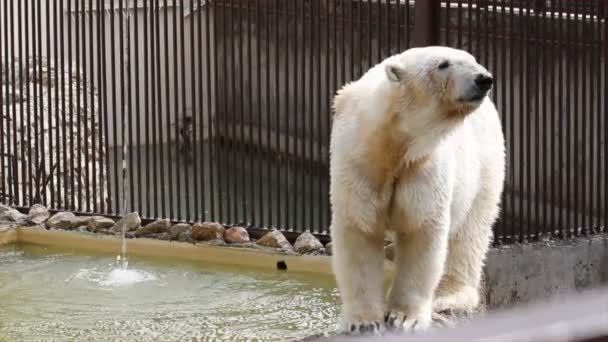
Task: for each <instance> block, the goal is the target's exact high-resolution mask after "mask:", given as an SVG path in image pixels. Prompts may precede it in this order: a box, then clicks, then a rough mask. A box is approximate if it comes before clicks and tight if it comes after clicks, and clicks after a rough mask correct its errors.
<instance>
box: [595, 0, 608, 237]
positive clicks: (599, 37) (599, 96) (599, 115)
mask: <svg viewBox="0 0 608 342" xmlns="http://www.w3.org/2000/svg"><path fill="white" fill-rule="evenodd" d="M597 5H598V9H599V6H600V0H598V1H597ZM604 14H607V13H604ZM602 19H604V28H605V29H607V30H608V25H607V24H608V20H606V17H604V18H602V17H601V16H600V15H598V16H597V24H596V25H597V26H596V30H595V31H596V38H595V44H596V45H597V48H596V55H597V56H596V57H597V58H596V60H595V63H596V64H595V65H597V66H598V70H597V71H598V72H597V73H596V74H597V77H596V79H597V84H596V87H595V88H597V93H596V94H597V96H596V98H597V103H596V107H597V112H596V114H597V122H596V125H595V127H597V131H596V134H597V137H596V139H597V140H596V141H595V144H596V146H597V168H596V172H597V177H598V179H597V182H598V186H597V187H596V188H597V191H596V196H597V198H596V199H597V204H596V206H597V227H598V228H600V227H601V226H602V215H601V213H602V189H600V186H599V185H600V184H602V178H603V179H604V182H606V183H605V184H608V179H607V178H606V174H605V173H602V169H604V170H608V168H604V166H603V165H602V151H601V146H602V140H601V139H602V130H603V127H602V125H601V122H602V115H603V112H602V97H603V96H602V95H603V94H604V93H602V76H603V75H602V74H601V72H602V65H604V64H602V54H603V57H604V61H603V63H606V60H608V59H607V58H606V57H607V56H608V53H605V49H607V48H608V44H606V41H605V40H604V46H602ZM606 37H608V35H605V36H604V39H606ZM606 79H608V78H606ZM604 90H605V91H606V89H604ZM605 132H608V130H606V131H605ZM604 137H606V135H604ZM606 156H608V154H605V155H604V157H606ZM606 194H608V191H607V192H605V195H606ZM606 198H607V197H604V200H606ZM606 222H608V220H607V221H605V222H604V223H606ZM607 229H608V227H607V226H606V225H604V232H607V231H608V230H607Z"/></svg>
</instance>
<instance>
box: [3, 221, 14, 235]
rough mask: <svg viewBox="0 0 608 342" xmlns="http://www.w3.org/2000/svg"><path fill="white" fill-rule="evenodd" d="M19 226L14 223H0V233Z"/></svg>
mask: <svg viewBox="0 0 608 342" xmlns="http://www.w3.org/2000/svg"><path fill="white" fill-rule="evenodd" d="M16 226H17V225H16V224H14V223H0V233H2V232H7V231H9V230H11V229H13V228H15V227H16Z"/></svg>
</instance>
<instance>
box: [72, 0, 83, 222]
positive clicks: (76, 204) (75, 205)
mask: <svg viewBox="0 0 608 342" xmlns="http://www.w3.org/2000/svg"><path fill="white" fill-rule="evenodd" d="M80 3H81V1H76V2H75V8H74V11H73V12H72V9H71V8H70V25H71V22H72V18H73V20H74V50H75V51H74V57H75V59H76V61H75V63H76V70H75V71H76V77H75V78H76V82H75V83H76V94H75V97H76V103H71V105H70V108H73V107H76V108H75V109H76V110H75V113H74V115H75V116H76V120H75V121H76V139H74V136H72V137H71V141H72V172H73V173H74V179H72V182H73V183H72V193H76V194H74V199H73V200H72V209H73V210H77V211H82V208H81V205H82V186H81V185H82V174H79V173H81V172H82V170H81V167H82V152H81V150H80V148H81V146H82V145H81V135H82V130H81V126H82V119H81V117H82V114H81V107H80V95H81V94H80V93H81V89H82V88H81V87H82V85H81V83H80V82H81V79H82V74H81V72H80V20H79V19H80V18H79V13H80ZM70 48H71V47H70ZM70 57H72V53H70ZM70 70H73V69H72V63H70ZM71 82H73V78H72V77H70V83H71ZM70 90H72V85H71V84H70ZM70 102H71V101H70ZM85 111H86V109H85ZM85 120H86V119H85ZM70 123H71V125H72V128H71V131H72V132H73V131H74V127H73V125H74V116H71V120H70ZM74 140H76V146H74ZM74 154H75V155H74ZM75 161H76V162H77V163H78V166H76V165H74V162H75ZM79 169H80V171H79ZM77 171H78V172H77ZM76 178H77V179H78V180H77V181H76Z"/></svg>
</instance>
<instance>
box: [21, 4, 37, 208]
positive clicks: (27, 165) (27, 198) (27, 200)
mask: <svg viewBox="0 0 608 342" xmlns="http://www.w3.org/2000/svg"><path fill="white" fill-rule="evenodd" d="M28 4H29V2H28V1H25V5H24V8H23V17H24V22H23V27H24V31H25V32H24V35H23V36H21V35H19V40H20V42H21V40H22V39H23V40H24V42H23V43H24V45H23V46H22V47H23V50H22V51H23V52H22V55H21V59H20V61H19V63H23V61H24V60H25V68H24V67H23V65H21V68H20V70H21V73H22V74H23V71H24V69H25V94H26V98H27V100H26V104H25V107H26V109H25V113H24V112H23V106H21V113H22V114H21V115H22V116H21V156H22V158H21V166H22V168H21V170H22V172H23V181H22V184H23V185H22V191H23V202H22V203H21V204H22V206H30V205H31V200H32V179H33V178H32V169H33V161H32V145H31V141H32V139H31V136H32V123H31V120H32V119H31V117H32V114H34V115H36V113H33V112H32V108H31V101H30V99H31V98H32V97H31V91H30V34H29V27H30V22H29V18H30V8H29V6H28ZM20 14H21V13H20ZM21 81H22V82H21V84H20V87H21V94H23V77H21ZM34 109H35V108H34ZM26 142H27V143H26ZM26 150H27V153H26ZM26 158H27V159H26ZM26 160H27V162H26Z"/></svg>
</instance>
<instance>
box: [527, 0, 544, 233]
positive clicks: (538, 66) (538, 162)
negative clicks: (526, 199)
mask: <svg viewBox="0 0 608 342" xmlns="http://www.w3.org/2000/svg"><path fill="white" fill-rule="evenodd" d="M539 11H541V10H539V8H538V7H535V8H534V27H535V28H536V30H534V31H533V32H538V31H540V34H539V35H537V36H536V37H534V36H533V37H532V39H533V41H534V44H535V45H534V46H535V47H537V49H538V50H539V51H541V52H540V58H537V59H535V63H534V69H535V70H534V75H533V76H534V93H535V99H534V126H535V127H534V128H535V131H534V147H535V149H534V158H533V159H534V160H535V166H536V167H535V169H534V184H535V186H534V220H533V221H534V229H533V234H534V238H535V239H537V240H538V239H539V234H540V230H539V229H540V228H541V227H542V224H541V220H540V218H541V213H542V208H541V207H540V201H541V196H540V195H541V191H542V190H541V187H540V182H541V178H540V175H541V173H540V171H541V168H542V169H543V170H544V168H545V165H544V164H543V163H542V159H541V156H540V144H541V137H542V131H541V128H540V125H541V121H540V116H541V115H542V111H541V108H540V101H541V93H540V91H541V89H540V84H541V81H540V74H541V70H542V63H540V62H541V60H542V59H543V57H544V53H543V52H542V51H544V46H542V45H541V44H542V43H541V41H542V40H541V39H543V38H545V36H544V34H543V33H544V32H543V31H542V30H543V22H544V21H543V19H542V17H541V16H540V13H539ZM529 111H530V110H529ZM543 131H544V130H543ZM543 178H544V177H543ZM543 203H545V202H544V201H543Z"/></svg>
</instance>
